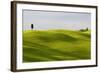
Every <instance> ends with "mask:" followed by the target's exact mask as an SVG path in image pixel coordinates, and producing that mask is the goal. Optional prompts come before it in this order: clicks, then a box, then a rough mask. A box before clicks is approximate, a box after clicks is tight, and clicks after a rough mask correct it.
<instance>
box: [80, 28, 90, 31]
mask: <svg viewBox="0 0 100 73" xmlns="http://www.w3.org/2000/svg"><path fill="white" fill-rule="evenodd" d="M88 30H89V29H88V28H86V29H80V31H88Z"/></svg>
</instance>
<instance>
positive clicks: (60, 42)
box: [23, 30, 91, 62]
mask: <svg viewBox="0 0 100 73" xmlns="http://www.w3.org/2000/svg"><path fill="white" fill-rule="evenodd" d="M90 38H91V36H90V31H86V32H81V31H72V30H24V31H23V62H39V61H61V60H85V59H90V58H91V54H90V51H91V49H90V44H91V43H90Z"/></svg>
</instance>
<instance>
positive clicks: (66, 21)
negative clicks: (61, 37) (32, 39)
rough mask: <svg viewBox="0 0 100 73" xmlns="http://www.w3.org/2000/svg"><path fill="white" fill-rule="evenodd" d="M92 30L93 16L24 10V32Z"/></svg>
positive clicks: (88, 14)
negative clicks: (31, 30) (32, 26)
mask: <svg viewBox="0 0 100 73" xmlns="http://www.w3.org/2000/svg"><path fill="white" fill-rule="evenodd" d="M31 24H33V25H34V28H33V30H50V29H51V30H52V29H67V30H80V29H85V28H89V29H91V14H90V13H82V12H81V13H79V12H78V13H77V12H60V11H39V10H37V11H36V10H23V30H30V29H31Z"/></svg>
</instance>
